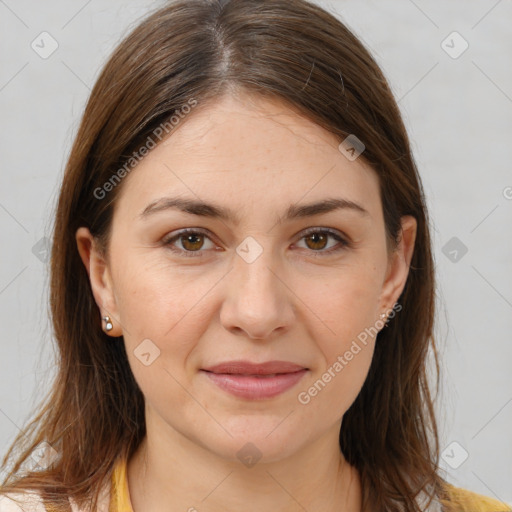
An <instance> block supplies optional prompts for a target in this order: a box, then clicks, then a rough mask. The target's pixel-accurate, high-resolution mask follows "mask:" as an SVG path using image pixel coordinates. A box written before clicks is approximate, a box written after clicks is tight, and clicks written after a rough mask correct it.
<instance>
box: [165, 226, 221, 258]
mask: <svg viewBox="0 0 512 512" xmlns="http://www.w3.org/2000/svg"><path fill="white" fill-rule="evenodd" d="M205 241H209V242H210V244H211V245H210V247H208V246H206V249H212V248H215V244H213V242H212V241H211V240H210V238H209V237H208V236H207V235H206V233H203V232H201V231H199V230H197V229H186V230H184V231H181V232H179V233H176V234H175V235H173V236H169V237H167V238H166V239H164V240H163V241H162V243H163V244H164V245H165V246H167V247H169V249H171V251H173V252H175V253H178V255H183V256H199V257H201V256H203V253H204V252H205V250H206V249H205ZM178 242H180V245H178V246H177V245H176V244H177V243H178ZM180 246H181V247H180Z"/></svg>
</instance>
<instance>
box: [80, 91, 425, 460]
mask: <svg viewBox="0 0 512 512" xmlns="http://www.w3.org/2000/svg"><path fill="white" fill-rule="evenodd" d="M340 142H341V141H340V140H338V139H337V138H336V137H335V136H334V135H332V134H330V133H328V132H326V131H325V130H324V129H322V128H321V127H319V126H318V125H316V124H314V123H312V122H311V121H309V120H306V119H304V118H302V117H299V116H297V115H296V114H294V113H293V112H292V111H291V110H289V109H287V108H286V106H285V105H284V104H282V103H280V102H278V101H270V100H262V99H257V98H254V97H249V96H247V97H244V96H241V97H239V99H235V98H234V97H225V98H223V99H221V100H218V101H217V102H216V103H214V104H210V105H207V106H205V107H204V108H202V109H201V105H200V104H199V106H198V107H196V110H194V111H193V112H192V113H190V114H189V117H188V118H187V119H185V121H184V122H183V124H182V125H181V126H178V127H176V128H175V129H174V131H173V132H172V133H171V135H170V136H169V138H168V139H167V140H166V141H164V142H163V143H161V144H160V145H159V146H157V147H156V148H154V149H153V150H152V151H151V152H150V153H149V154H148V155H147V156H146V157H145V158H144V159H143V160H142V161H141V162H140V164H139V165H138V166H137V167H136V168H135V169H134V170H132V171H131V173H130V174H129V175H128V176H127V177H125V178H124V182H123V183H122V190H121V192H120V195H119V197H118V201H117V203H116V207H115V212H114V217H113V227H112V238H111V240H110V245H109V258H108V262H107V261H105V260H103V258H102V257H101V255H100V254H99V253H98V252H97V251H96V249H95V246H94V244H93V243H92V242H93V240H92V238H91V237H90V233H89V232H88V230H87V229H86V228H81V229H80V230H78V232H77V242H78V248H79V251H80V254H81V256H82V259H83V261H84V264H85V265H86V267H87V270H88V272H89V275H90V279H91V286H92V289H93V293H94V297H95V299H96V302H97V304H98V307H99V309H100V311H101V313H102V315H105V314H108V315H109V316H110V317H111V318H112V320H113V323H114V329H113V330H112V331H110V334H112V335H113V336H120V335H122V336H123V339H124V343H125V346H126V350H127V354H128V358H129V363H130V366H131V369H132V371H133V374H134V376H135V379H136V380H137V383H138V385H139V387H140V388H141V390H142V392H143V394H144V396H145V401H146V421H147V422H148V425H149V424H153V425H157V424H158V425H160V428H161V429H163V430H166V431H167V432H172V433H173V434H174V435H176V434H179V435H181V436H184V437H185V438H186V439H188V440H189V441H192V442H193V443H195V444H196V445H199V446H201V447H203V448H205V449H207V450H209V451H210V452H213V453H215V454H217V455H220V456H222V457H225V458H228V459H233V460H235V458H236V457H237V455H236V454H237V452H238V451H239V450H240V448H241V447H242V446H244V445H245V444H246V443H248V442H251V443H253V444H254V445H255V446H256V447H257V448H258V450H259V452H260V453H261V455H262V457H263V460H267V461H272V460H278V459H280V458H283V457H286V456H288V455H291V454H293V453H294V452H296V451H298V450H300V449H301V448H303V447H305V446H307V445H308V444H311V443H314V442H316V441H318V440H320V439H322V438H324V437H325V436H326V435H328V434H329V433H334V435H335V437H336V436H337V433H338V432H339V428H340V426H341V422H342V418H343V415H344V413H345V411H346V410H347V409H348V408H349V407H350V405H351V404H352V402H353V401H354V400H355V398H356V396H357V394H358V393H359V391H360V389H361V387H362V385H363V383H364V380H365V378H366V375H367V372H368V369H369V366H370V363H371V359H372V355H373V351H374V344H375V333H376V332H377V330H378V329H380V328H382V327H383V323H382V322H381V321H380V320H379V315H380V313H382V312H384V311H388V312H389V310H390V309H391V308H392V307H393V305H394V303H395V302H396V300H397V299H398V297H399V295H400V293H401V291H402V289H403V287H404V285H405V281H406V278H407V272H408V265H409V262H410V258H411V256H412V248H413V245H414V237H415V222H414V219H412V218H410V217H404V218H403V224H402V225H403V229H404V231H403V238H402V242H401V244H400V245H399V247H398V248H397V250H396V251H395V252H392V253H391V252H388V250H387V245H386V238H385V229H384V220H383V213H382V204H381V201H380V196H379V182H378V178H377V175H376V173H375V172H374V171H373V170H372V169H371V168H370V167H369V166H368V165H367V164H365V162H364V161H363V159H362V158H358V159H356V160H353V161H351V160H349V159H347V158H346V157H345V156H344V154H342V153H341V152H340V150H339V149H338V145H339V143H340ZM176 200H179V201H181V203H179V202H177V201H176ZM327 201H330V203H328V202H327ZM192 203H205V204H208V205H210V206H211V207H207V206H202V207H199V206H198V205H196V206H194V205H192ZM313 204H316V205H317V206H316V207H311V208H307V207H309V206H311V205H313ZM173 205H174V206H173ZM180 205H181V206H182V207H183V208H180ZM322 205H323V206H322ZM184 210H186V211H184ZM184 230H189V231H188V232H186V233H185V232H184ZM398 314H399V313H398ZM112 342H116V343H122V342H123V341H122V339H120V340H116V341H114V340H113V341H112ZM240 361H242V362H245V363H253V364H255V365H257V364H259V363H268V362H274V363H272V364H269V365H267V366H259V367H254V366H250V365H247V364H245V365H244V364H243V363H240ZM276 361H277V362H278V363H275V362H276ZM224 363H225V365H224V366H220V367H219V366H218V365H222V364H224ZM285 363H286V364H285ZM215 366H217V368H214V367H215ZM258 372H259V373H258ZM257 375H258V376H257ZM285 418H286V420H285Z"/></svg>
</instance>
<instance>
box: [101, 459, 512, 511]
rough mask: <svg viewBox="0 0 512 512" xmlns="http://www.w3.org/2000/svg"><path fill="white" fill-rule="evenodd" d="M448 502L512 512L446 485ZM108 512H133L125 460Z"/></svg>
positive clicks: (116, 475)
mask: <svg viewBox="0 0 512 512" xmlns="http://www.w3.org/2000/svg"><path fill="white" fill-rule="evenodd" d="M447 490H448V493H449V496H450V501H451V502H453V503H456V504H457V506H456V507H455V510H457V512H512V507H510V506H508V505H506V504H505V503H503V502H501V501H498V500H495V499H493V498H489V497H487V496H483V495H481V494H477V493H475V492H472V491H468V490H466V489H462V488H460V487H455V486H453V485H450V484H449V485H448V488H447ZM109 512H133V508H132V504H131V501H130V493H129V490H128V479H127V476H126V460H124V459H122V458H120V459H119V460H118V462H117V463H116V465H115V467H114V471H113V474H112V493H111V498H110V508H109Z"/></svg>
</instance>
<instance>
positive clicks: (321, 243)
mask: <svg viewBox="0 0 512 512" xmlns="http://www.w3.org/2000/svg"><path fill="white" fill-rule="evenodd" d="M329 238H331V239H334V240H336V241H337V242H338V246H336V245H335V246H334V248H333V246H331V247H330V248H329V249H328V250H323V249H325V247H326V246H327V244H328V239H329ZM300 240H304V241H305V244H306V248H307V249H311V251H312V252H314V253H316V254H314V256H328V255H330V254H332V253H336V252H339V251H341V250H343V249H345V248H346V247H349V246H350V243H349V242H348V241H347V240H345V239H344V238H342V237H341V236H340V235H339V234H338V233H337V232H335V231H332V230H330V229H326V228H322V229H320V228H310V229H308V230H306V231H305V232H303V233H302V238H301V239H300Z"/></svg>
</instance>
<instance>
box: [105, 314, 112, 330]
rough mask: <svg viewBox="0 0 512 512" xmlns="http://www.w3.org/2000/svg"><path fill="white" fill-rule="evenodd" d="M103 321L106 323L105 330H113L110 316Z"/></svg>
mask: <svg viewBox="0 0 512 512" xmlns="http://www.w3.org/2000/svg"><path fill="white" fill-rule="evenodd" d="M103 320H104V321H105V330H106V331H111V330H112V329H113V327H114V326H113V325H112V321H111V320H110V317H109V316H104V317H103Z"/></svg>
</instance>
